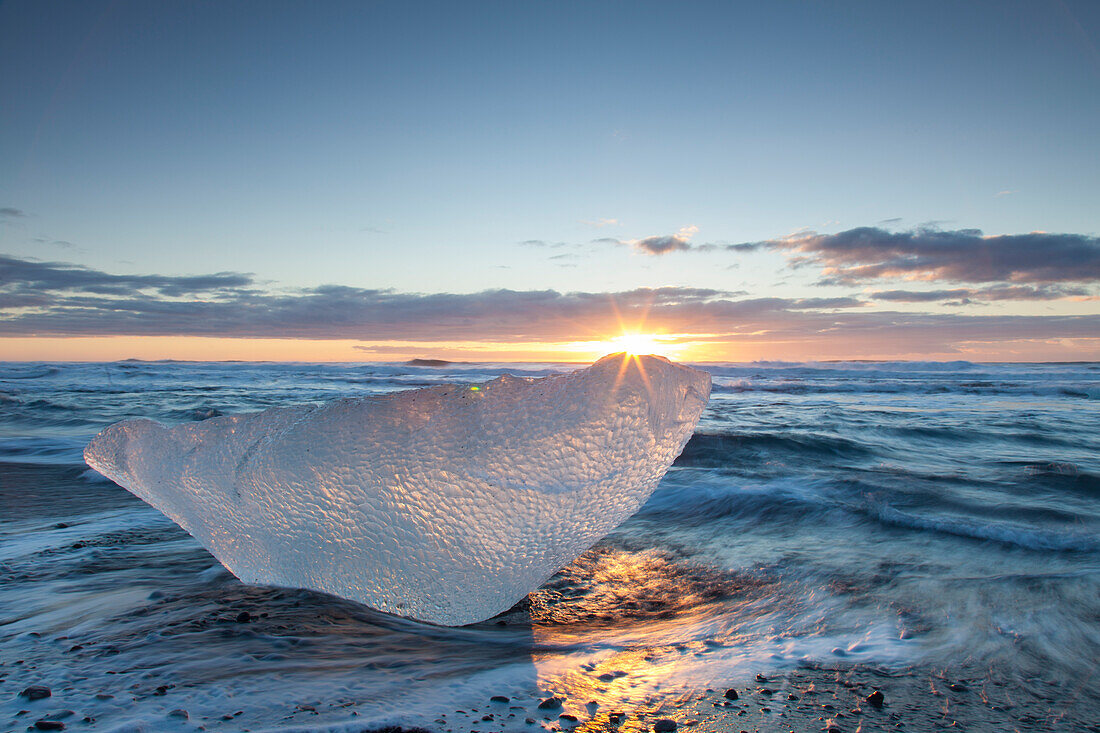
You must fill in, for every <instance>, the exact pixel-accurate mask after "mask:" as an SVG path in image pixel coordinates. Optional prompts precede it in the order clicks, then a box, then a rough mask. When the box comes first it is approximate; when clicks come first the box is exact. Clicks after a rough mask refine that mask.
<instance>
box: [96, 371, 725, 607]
mask: <svg viewBox="0 0 1100 733" xmlns="http://www.w3.org/2000/svg"><path fill="white" fill-rule="evenodd" d="M709 396H710V375H708V374H707V373H706V372H702V371H698V370H696V369H691V368H689V367H685V366H682V365H679V364H674V363H672V362H670V361H668V360H667V359H663V358H661V357H656V356H644V357H631V356H626V355H623V354H615V355H611V356H606V357H604V358H603V359H600V360H599V361H598V362H596V363H595V364H593V365H592V366H590V367H588V368H587V369H582V370H578V371H575V372H572V373H568V374H561V375H555V376H549V377H544V378H542V379H526V378H518V377H512V376H507V375H506V376H502V377H500V378H498V379H494V380H493V381H491V382H487V383H485V384H481V385H443V386H437V387H428V388H426V389H418V390H411V391H406V392H397V393H394V394H388V395H379V396H368V397H358V398H350V399H341V400H336V401H334V402H330V403H328V404H325V405H321V406H300V407H283V408H274V409H270V410H265V411H264V412H258V413H254V414H247V415H234V416H229V417H219V418H214V419H211V420H205V421H203V422H197V423H187V424H184V425H179V426H176V427H164V426H162V425H160V424H159V423H156V422H153V421H151V420H144V419H139V420H128V421H126V422H121V423H118V424H116V425H112V426H111V427H109V428H107V429H106V430H104V431H103V432H101V433H100V434H99V435H97V436H96V437H95V438H93V439H92V441H91V443H89V444H88V447H87V448H86V449H85V450H84V458H85V460H86V461H87V462H88V465H90V466H91V467H92V468H94V469H96V470H97V471H99V472H100V473H102V474H104V475H105V476H107V477H109V478H111V479H112V480H114V481H115V482H116V483H118V484H120V485H121V486H124V487H125V488H127V489H128V490H129V491H131V492H132V493H134V494H135V495H137V496H138V497H140V498H141V499H143V500H145V501H146V502H148V503H149V504H151V505H153V506H154V507H156V508H157V509H159V510H160V511H162V512H164V513H165V514H166V515H168V516H169V517H170V518H171V519H172V520H174V521H175V522H177V523H178V524H179V525H180V526H181V527H183V528H184V529H185V530H187V531H188V532H189V533H190V534H191V535H193V536H194V537H195V538H196V539H197V540H198V541H199V542H201V543H202V544H203V546H205V547H206V549H208V550H209V551H210V552H211V553H212V554H213V555H214V557H216V558H217V559H218V560H219V561H220V562H221V563H222V564H223V565H225V567H226V568H228V569H229V570H230V571H231V572H232V573H233V574H234V575H236V576H237V577H238V578H240V579H241V580H242V581H244V582H245V583H252V584H260V585H275V586H284V587H295V588H310V589H314V590H319V591H323V592H325V593H330V594H333V595H336V596H342V597H344V598H349V599H351V600H354V601H358V602H360V603H363V604H366V605H368V606H371V607H373V608H376V609H379V610H382V611H387V612H389V613H394V614H398V615H401V616H409V617H412V618H416V619H420V620H423V621H428V622H431V623H436V624H443V625H447V626H458V625H462V624H468V623H474V622H477V621H481V620H484V619H487V618H490V617H491V616H494V615H496V614H498V613H500V612H502V611H505V610H507V609H508V608H510V607H511V606H512V605H513V604H515V603H516V602H517V601H519V600H520V599H522V598H523V597H524V596H525V595H526V594H527V593H529V592H530V591H532V590H534V589H535V588H537V587H538V586H539V585H541V584H542V583H543V582H545V581H546V580H547V579H548V578H549V577H550V576H552V575H553V574H554V573H555V572H557V571H558V570H559V569H560V568H561V567H563V566H564V565H566V564H568V563H570V562H571V561H573V560H574V559H575V558H576V557H577V556H578V555H580V554H581V553H583V552H584V551H585V550H587V549H588V548H589V547H591V546H592V545H593V544H595V543H596V542H597V541H599V540H600V538H602V537H603V536H604V535H606V534H607V533H608V532H610V531H611V530H612V529H614V528H615V527H616V526H618V525H619V524H620V523H621V522H622V521H623V520H625V519H626V518H627V517H629V516H630V515H631V514H633V513H634V512H635V511H637V509H638V508H639V507H640V506H641V505H642V503H643V502H644V501H645V500H646V499H647V498H648V497H649V495H650V494H651V493H652V492H653V490H654V489H655V488H656V487H657V482H658V481H660V479H661V476H663V475H664V473H665V471H666V470H667V469H668V467H669V466H670V465H671V464H672V462H673V460H675V458H676V456H677V455H679V454H680V451H681V450H682V449H683V447H684V444H685V443H686V442H687V440H688V438H690V437H691V434H692V431H693V430H694V429H695V425H696V423H697V422H698V421H699V416H700V414H701V413H702V411H703V408H704V407H705V406H706V403H707V399H708V398H709Z"/></svg>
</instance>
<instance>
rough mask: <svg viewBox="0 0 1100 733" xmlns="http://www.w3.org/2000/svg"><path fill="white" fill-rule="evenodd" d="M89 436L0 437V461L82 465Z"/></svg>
mask: <svg viewBox="0 0 1100 733" xmlns="http://www.w3.org/2000/svg"><path fill="white" fill-rule="evenodd" d="M90 437H91V436H89V437H88V438H87V439H85V438H61V437H49V438H44V437H19V438H0V461H5V462H8V463H43V464H50V465H72V466H83V465H84V446H85V444H86V443H87V442H88V439H90Z"/></svg>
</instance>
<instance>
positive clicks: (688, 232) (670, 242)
mask: <svg viewBox="0 0 1100 733" xmlns="http://www.w3.org/2000/svg"><path fill="white" fill-rule="evenodd" d="M698 231H699V227H697V226H694V225H688V226H685V227H680V229H679V230H678V231H677V232H676V233H675V234H659V235H656V236H652V237H643V238H641V239H614V238H610V237H603V238H601V239H594V240H592V241H593V242H601V243H602V242H607V243H614V244H622V245H627V246H630V247H633V248H634V249H636V250H637V251H639V252H641V253H642V254H647V255H666V254H669V253H671V252H687V251H688V250H700V251H706V250H710V249H713V248H714V246H713V245H692V244H691V238H692V237H693V236H695V234H696V233H697V232H698Z"/></svg>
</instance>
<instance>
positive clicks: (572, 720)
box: [558, 713, 577, 723]
mask: <svg viewBox="0 0 1100 733" xmlns="http://www.w3.org/2000/svg"><path fill="white" fill-rule="evenodd" d="M558 719H559V720H566V721H569V722H570V723H576V722H577V716H576V715H570V714H569V713H562V714H561V715H559V716H558Z"/></svg>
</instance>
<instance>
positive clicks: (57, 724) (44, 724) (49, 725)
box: [34, 720, 65, 730]
mask: <svg viewBox="0 0 1100 733" xmlns="http://www.w3.org/2000/svg"><path fill="white" fill-rule="evenodd" d="M34 727H35V728H37V729H38V730H65V724H64V723H62V722H61V721H60V720H36V721H34Z"/></svg>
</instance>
